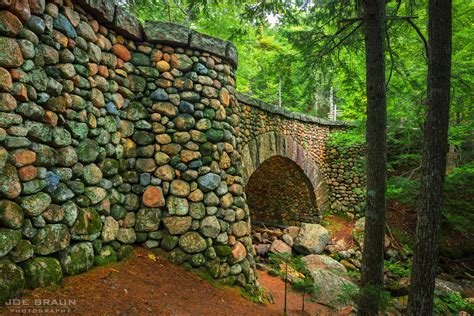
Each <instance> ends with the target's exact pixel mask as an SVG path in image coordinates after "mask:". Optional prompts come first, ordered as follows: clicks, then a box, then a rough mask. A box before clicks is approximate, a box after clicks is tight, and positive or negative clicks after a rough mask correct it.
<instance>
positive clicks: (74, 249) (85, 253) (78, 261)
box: [59, 242, 94, 275]
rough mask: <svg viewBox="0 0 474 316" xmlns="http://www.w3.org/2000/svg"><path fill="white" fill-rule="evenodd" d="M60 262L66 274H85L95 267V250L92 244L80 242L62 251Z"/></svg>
mask: <svg viewBox="0 0 474 316" xmlns="http://www.w3.org/2000/svg"><path fill="white" fill-rule="evenodd" d="M59 261H60V263H61V268H62V271H63V273H64V274H66V275H74V274H78V273H81V272H85V271H87V270H89V269H90V268H92V266H93V265H94V249H93V248H92V243H90V242H80V243H77V244H74V245H72V246H71V247H68V248H66V249H65V250H63V251H61V253H60V254H59Z"/></svg>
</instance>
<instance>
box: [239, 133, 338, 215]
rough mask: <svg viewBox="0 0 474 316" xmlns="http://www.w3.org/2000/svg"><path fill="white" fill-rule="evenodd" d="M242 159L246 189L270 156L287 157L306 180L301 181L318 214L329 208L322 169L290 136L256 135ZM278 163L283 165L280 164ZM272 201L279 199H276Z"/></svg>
mask: <svg viewBox="0 0 474 316" xmlns="http://www.w3.org/2000/svg"><path fill="white" fill-rule="evenodd" d="M241 156H242V170H243V173H242V176H243V181H244V186H245V187H247V184H248V183H249V180H250V179H251V177H252V175H253V174H254V173H255V172H256V171H257V169H258V168H259V167H260V166H261V165H262V164H264V162H265V161H267V160H269V159H270V158H272V157H282V158H286V159H288V160H290V161H291V162H292V163H293V164H294V166H297V167H299V170H301V172H302V173H303V174H304V176H305V177H304V178H305V179H306V180H304V181H305V182H306V184H307V186H308V187H309V188H310V190H312V192H311V194H310V197H311V196H312V197H314V199H315V204H316V206H315V207H316V213H317V215H320V212H321V211H322V210H325V209H327V208H328V205H329V199H328V188H327V186H326V183H325V182H324V178H323V174H322V171H321V169H320V168H319V166H318V164H317V163H316V161H314V159H313V158H312V157H311V155H310V153H309V152H308V151H307V150H305V149H304V148H303V146H301V145H300V144H299V143H298V142H297V141H296V140H295V139H294V138H292V137H291V136H288V135H281V134H278V133H275V132H269V133H265V134H262V135H259V136H258V137H256V138H254V139H252V140H251V141H249V142H248V143H247V144H246V145H245V146H244V147H243V148H242V152H241ZM280 163H282V161H280ZM288 166H289V167H288V168H290V167H291V164H288ZM264 167H265V165H264ZM257 175H258V174H257ZM301 179H303V178H301ZM273 198H276V199H278V197H273ZM318 219H319V216H318Z"/></svg>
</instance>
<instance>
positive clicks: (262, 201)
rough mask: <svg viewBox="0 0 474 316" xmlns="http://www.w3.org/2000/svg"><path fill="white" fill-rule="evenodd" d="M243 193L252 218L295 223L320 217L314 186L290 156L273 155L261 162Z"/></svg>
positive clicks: (254, 219)
mask: <svg viewBox="0 0 474 316" xmlns="http://www.w3.org/2000/svg"><path fill="white" fill-rule="evenodd" d="M245 193H246V196H247V204H248V206H249V209H250V216H251V219H252V221H256V222H263V223H268V224H283V225H299V224H300V223H301V222H306V223H308V222H312V223H315V222H319V220H320V217H319V211H318V206H317V201H316V194H315V188H314V187H313V185H312V183H311V181H310V180H309V179H308V177H307V176H306V174H305V173H304V171H303V170H302V169H301V168H300V166H298V165H297V164H296V163H295V162H293V161H292V160H291V159H288V158H285V157H282V156H273V157H270V158H268V159H267V160H265V161H264V162H262V163H261V164H260V165H259V166H258V168H257V169H256V170H255V171H254V172H253V173H252V175H251V176H250V178H249V180H248V182H247V186H246V188H245Z"/></svg>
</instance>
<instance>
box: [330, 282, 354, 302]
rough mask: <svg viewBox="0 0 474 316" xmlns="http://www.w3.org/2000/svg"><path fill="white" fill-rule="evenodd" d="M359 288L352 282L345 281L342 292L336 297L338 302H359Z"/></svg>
mask: <svg viewBox="0 0 474 316" xmlns="http://www.w3.org/2000/svg"><path fill="white" fill-rule="evenodd" d="M358 294H359V288H358V287H357V286H356V285H354V284H351V283H345V284H343V285H342V287H341V292H340V293H339V294H338V296H337V297H336V298H335V300H336V302H337V303H339V304H342V305H346V306H349V305H351V304H353V303H354V302H357V298H358Z"/></svg>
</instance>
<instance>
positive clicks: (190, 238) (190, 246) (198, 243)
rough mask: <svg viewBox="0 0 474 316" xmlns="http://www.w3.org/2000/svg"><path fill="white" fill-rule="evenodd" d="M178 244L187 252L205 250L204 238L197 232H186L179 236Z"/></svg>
mask: <svg viewBox="0 0 474 316" xmlns="http://www.w3.org/2000/svg"><path fill="white" fill-rule="evenodd" d="M179 246H180V247H181V248H182V249H183V250H184V251H185V252H187V253H197V252H201V251H204V250H206V248H207V243H206V240H205V239H204V238H203V237H202V236H201V235H200V234H199V233H197V232H187V233H186V234H184V235H182V236H181V237H180V238H179Z"/></svg>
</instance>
